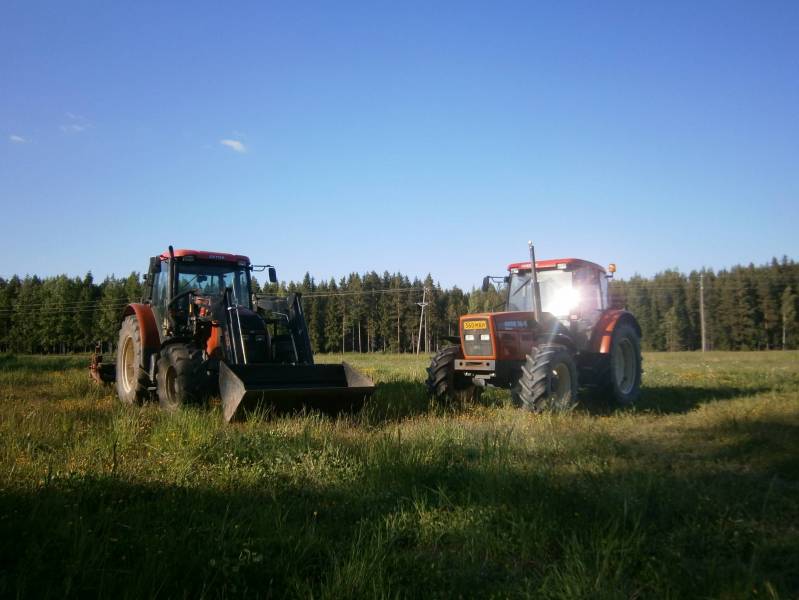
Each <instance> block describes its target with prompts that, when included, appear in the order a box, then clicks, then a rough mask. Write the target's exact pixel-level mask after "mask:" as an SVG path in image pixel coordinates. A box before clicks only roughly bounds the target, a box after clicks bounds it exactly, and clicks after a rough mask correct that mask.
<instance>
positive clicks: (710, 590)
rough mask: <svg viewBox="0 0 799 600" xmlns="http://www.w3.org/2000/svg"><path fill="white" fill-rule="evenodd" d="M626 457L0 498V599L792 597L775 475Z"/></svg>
mask: <svg viewBox="0 0 799 600" xmlns="http://www.w3.org/2000/svg"><path fill="white" fill-rule="evenodd" d="M789 433H790V432H789ZM792 433H795V431H794V432H792ZM616 450H617V449H613V450H609V451H612V452H616ZM627 451H633V452H641V453H644V454H647V455H649V456H650V457H651V459H652V460H651V461H649V464H650V466H649V467H648V468H642V467H635V468H628V469H622V470H618V469H616V470H612V471H604V472H593V473H590V474H587V473H586V474H582V475H580V474H575V473H573V472H569V473H561V474H559V475H556V474H555V473H553V472H552V471H548V470H546V469H540V470H536V469H530V468H528V467H527V466H525V465H512V464H506V465H505V466H504V467H502V466H498V465H497V464H493V463H491V462H490V460H488V461H487V460H486V459H485V458H482V459H481V458H479V457H475V455H474V453H473V452H470V451H469V450H468V449H467V448H465V447H461V446H458V445H446V446H442V447H438V448H437V447H435V446H432V445H431V446H430V448H429V449H428V450H427V455H428V458H427V459H425V460H418V459H414V458H413V454H409V453H408V449H406V448H404V447H403V446H402V445H401V443H400V442H399V441H397V442H396V444H395V443H393V442H391V443H390V444H389V445H388V446H387V447H386V448H385V454H384V455H382V458H381V461H380V464H372V465H370V466H368V467H366V468H365V470H364V471H363V472H362V473H361V474H360V475H359V476H358V477H356V478H355V479H353V480H350V481H347V482H342V481H341V480H339V481H338V482H337V483H330V484H328V485H319V484H314V483H312V482H303V481H302V480H299V481H298V480H297V479H296V478H295V477H293V476H292V475H291V473H290V472H289V471H286V473H285V474H284V475H283V476H274V475H273V476H272V477H271V478H270V479H269V480H267V481H252V480H249V481H248V480H247V479H246V475H247V473H249V471H248V470H247V465H246V464H239V463H231V465H230V466H231V468H232V469H233V471H231V472H230V473H229V476H235V475H236V473H238V475H239V477H240V479H239V480H238V481H236V480H235V479H231V480H230V481H229V482H228V484H225V483H224V482H222V481H218V482H216V484H215V485H214V486H209V485H196V486H178V485H169V484H159V483H140V482H134V481H130V480H126V479H120V478H116V477H111V476H107V477H75V478H65V479H61V480H56V481H53V482H49V483H48V484H46V485H44V486H43V487H40V488H39V489H36V490H18V489H14V490H12V489H0V596H4V597H6V596H7V597H13V596H31V597H67V596H86V595H92V596H101V597H102V596H109V595H113V596H115V597H116V596H119V597H144V596H146V597H151V596H156V595H158V596H162V597H172V596H182V597H200V596H203V597H204V596H209V597H224V596H230V595H233V596H245V597H246V596H250V597H273V596H281V597H283V596H293V597H298V596H302V597H308V596H321V597H365V596H368V597H377V596H379V597H386V596H400V597H402V596H405V597H425V596H427V597H430V596H437V597H450V596H454V597H457V596H463V597H485V596H487V595H494V596H498V597H504V596H525V595H526V596H534V597H562V596H563V594H562V590H563V589H564V588H568V589H570V590H571V591H572V596H574V597H665V596H674V597H697V596H702V597H719V596H726V597H739V596H741V597H743V596H746V595H747V594H742V590H746V591H747V592H748V591H749V590H752V589H753V588H761V589H762V588H763V585H765V582H769V584H770V585H772V586H774V587H775V589H776V590H777V591H778V592H782V593H784V594H785V595H786V597H790V596H792V595H793V594H794V593H796V592H797V591H799V568H797V567H799V559H797V556H799V553H797V550H799V547H797V544H796V540H794V541H793V542H792V541H791V538H790V536H787V535H783V533H781V532H783V531H784V529H782V528H781V527H780V526H781V524H784V523H785V522H786V521H785V520H786V519H789V518H790V515H791V514H792V511H793V509H794V508H795V504H796V503H795V501H791V500H790V499H789V498H790V497H789V496H788V490H783V489H777V490H774V489H771V490H769V489H768V488H767V486H764V481H767V479H764V476H767V475H769V474H770V473H771V472H772V470H773V468H774V466H773V465H771V463H770V462H768V463H767V464H764V465H763V466H762V468H756V469H750V470H748V471H746V472H737V473H735V472H724V473H718V472H713V468H712V465H713V463H712V462H711V463H709V466H708V467H707V468H706V469H704V470H693V471H684V472H681V473H675V472H672V471H671V470H670V467H669V469H668V470H667V469H666V468H665V466H664V465H665V462H666V461H664V460H663V459H662V457H660V456H658V455H657V454H656V449H655V448H652V447H642V448H640V449H638V448H634V447H630V448H627ZM601 453H602V452H601V451H600V454H601ZM496 458H501V457H500V455H497V457H496ZM220 460H221V459H220ZM492 464H493V467H492ZM767 505H768V507H769V509H770V510H769V511H766V510H765V508H766V506H767ZM592 586H594V587H592ZM608 589H610V590H615V595H614V594H607V593H606V590H608Z"/></svg>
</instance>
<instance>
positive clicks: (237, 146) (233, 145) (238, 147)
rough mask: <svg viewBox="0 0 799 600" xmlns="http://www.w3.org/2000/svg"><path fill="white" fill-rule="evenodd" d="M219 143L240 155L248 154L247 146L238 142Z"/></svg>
mask: <svg viewBox="0 0 799 600" xmlns="http://www.w3.org/2000/svg"><path fill="white" fill-rule="evenodd" d="M219 143H220V144H222V145H223V146H227V147H228V148H230V149H231V150H234V151H235V152H238V153H239V154H245V153H246V152H247V146H245V145H244V144H242V143H241V142H240V141H238V140H219Z"/></svg>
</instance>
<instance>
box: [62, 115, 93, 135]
mask: <svg viewBox="0 0 799 600" xmlns="http://www.w3.org/2000/svg"><path fill="white" fill-rule="evenodd" d="M66 117H67V122H66V123H64V124H63V125H60V126H59V129H60V130H61V131H63V132H64V133H81V132H82V131H86V130H87V129H90V128H92V127H94V125H92V122H91V121H89V119H87V118H86V117H82V116H80V115H76V114H75V113H71V112H68V113H66Z"/></svg>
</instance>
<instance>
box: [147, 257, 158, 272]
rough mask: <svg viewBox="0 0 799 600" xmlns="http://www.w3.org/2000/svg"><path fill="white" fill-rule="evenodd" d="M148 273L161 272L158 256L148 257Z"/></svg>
mask: <svg viewBox="0 0 799 600" xmlns="http://www.w3.org/2000/svg"><path fill="white" fill-rule="evenodd" d="M149 271H150V273H160V272H161V257H159V256H152V257H150V269H149Z"/></svg>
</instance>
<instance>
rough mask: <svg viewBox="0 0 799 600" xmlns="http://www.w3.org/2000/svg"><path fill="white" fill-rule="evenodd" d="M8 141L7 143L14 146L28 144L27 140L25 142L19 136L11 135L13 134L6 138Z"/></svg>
mask: <svg viewBox="0 0 799 600" xmlns="http://www.w3.org/2000/svg"><path fill="white" fill-rule="evenodd" d="M8 141H9V142H14V143H15V144H27V143H28V140H26V139H25V138H24V137H22V136H21V135H16V134H13V133H12V134H11V135H10V136H8Z"/></svg>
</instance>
